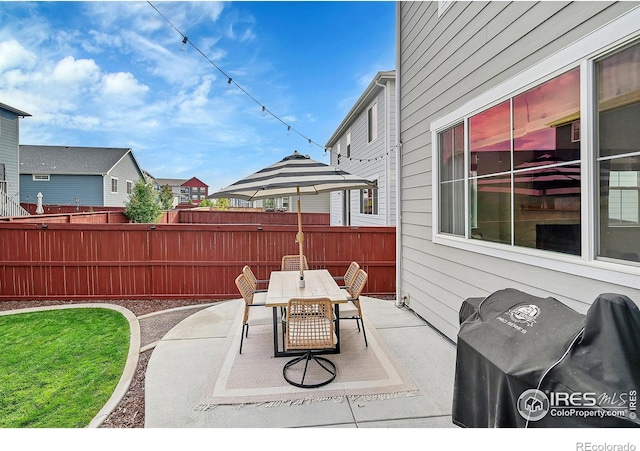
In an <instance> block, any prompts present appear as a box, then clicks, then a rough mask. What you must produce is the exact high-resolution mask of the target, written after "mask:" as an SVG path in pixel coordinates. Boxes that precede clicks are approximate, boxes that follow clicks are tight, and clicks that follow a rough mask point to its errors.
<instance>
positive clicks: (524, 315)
mask: <svg viewBox="0 0 640 451" xmlns="http://www.w3.org/2000/svg"><path fill="white" fill-rule="evenodd" d="M540 311H541V310H540V307H538V306H537V305H533V304H528V305H520V306H518V307H516V308H512V309H510V310H509V316H511V321H515V322H516V323H526V324H527V325H528V326H529V327H531V326H533V325H534V323H535V322H536V318H537V317H538V316H540Z"/></svg>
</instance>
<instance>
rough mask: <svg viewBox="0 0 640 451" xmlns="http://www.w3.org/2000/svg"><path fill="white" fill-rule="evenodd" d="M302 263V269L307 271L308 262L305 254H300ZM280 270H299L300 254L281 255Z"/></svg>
mask: <svg viewBox="0 0 640 451" xmlns="http://www.w3.org/2000/svg"><path fill="white" fill-rule="evenodd" d="M302 264H303V267H302V269H303V270H305V271H307V270H308V269H309V264H308V263H307V257H306V256H305V255H303V256H302ZM282 271H300V255H285V256H284V257H282Z"/></svg>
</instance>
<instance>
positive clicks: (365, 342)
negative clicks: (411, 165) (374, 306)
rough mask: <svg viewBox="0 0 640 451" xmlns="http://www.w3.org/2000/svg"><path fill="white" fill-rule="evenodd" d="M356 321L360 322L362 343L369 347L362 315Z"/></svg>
mask: <svg viewBox="0 0 640 451" xmlns="http://www.w3.org/2000/svg"><path fill="white" fill-rule="evenodd" d="M358 322H360V323H362V335H364V344H365V346H367V347H369V342H368V341H367V331H366V330H364V320H363V319H362V317H360V318H359V319H358Z"/></svg>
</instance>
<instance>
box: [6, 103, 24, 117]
mask: <svg viewBox="0 0 640 451" xmlns="http://www.w3.org/2000/svg"><path fill="white" fill-rule="evenodd" d="M0 108H2V109H4V110H7V111H11V112H12V113H15V114H17V115H18V116H22V117H27V116H31V115H30V114H29V113H25V112H24V111H20V110H18V109H16V108H13V107H11V106H9V105H6V104H4V103H0Z"/></svg>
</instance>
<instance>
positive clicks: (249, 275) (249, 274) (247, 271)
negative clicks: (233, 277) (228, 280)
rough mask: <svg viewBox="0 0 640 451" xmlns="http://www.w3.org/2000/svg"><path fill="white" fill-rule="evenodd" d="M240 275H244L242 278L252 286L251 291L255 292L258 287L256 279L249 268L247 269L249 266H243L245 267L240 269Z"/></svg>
mask: <svg viewBox="0 0 640 451" xmlns="http://www.w3.org/2000/svg"><path fill="white" fill-rule="evenodd" d="M242 274H244V276H245V277H246V278H247V280H248V281H249V283H250V284H251V285H253V289H254V290H255V289H256V288H257V287H258V278H257V277H256V275H255V274H254V273H253V271H252V270H251V268H249V266H247V265H245V267H244V268H242Z"/></svg>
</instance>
